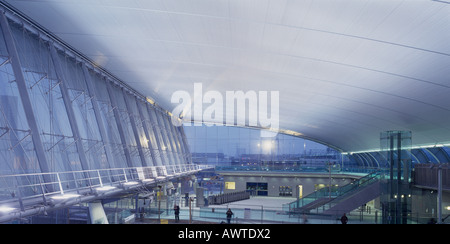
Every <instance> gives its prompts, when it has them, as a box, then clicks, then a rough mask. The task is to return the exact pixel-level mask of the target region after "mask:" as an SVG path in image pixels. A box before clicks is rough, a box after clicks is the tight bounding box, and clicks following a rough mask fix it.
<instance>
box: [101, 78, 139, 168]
mask: <svg viewBox="0 0 450 244" xmlns="http://www.w3.org/2000/svg"><path fill="white" fill-rule="evenodd" d="M105 82H106V88H107V90H108V95H109V100H110V102H111V106H112V108H113V113H114V118H115V120H116V124H117V129H118V130H119V136H120V141H121V142H122V146H123V151H124V153H125V158H126V160H127V165H128V167H130V168H131V167H134V166H135V165H133V161H132V160H131V155H130V150H129V149H128V145H127V140H126V138H125V133H124V132H123V126H122V121H121V120H120V114H119V111H118V106H117V103H116V100H115V99H116V98H115V97H114V94H113V90H112V89H113V87H112V84H111V82H110V81H109V80H108V79H105Z"/></svg>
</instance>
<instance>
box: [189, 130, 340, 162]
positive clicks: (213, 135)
mask: <svg viewBox="0 0 450 244" xmlns="http://www.w3.org/2000/svg"><path fill="white" fill-rule="evenodd" d="M183 129H184V130H185V131H186V136H187V139H188V141H189V143H188V145H189V147H190V151H191V152H192V157H193V161H194V162H195V163H199V164H217V165H240V166H255V165H257V166H267V165H270V167H292V166H294V167H297V166H305V167H324V166H326V165H327V163H329V162H332V163H334V164H336V165H340V164H341V163H342V161H341V154H340V152H338V151H336V150H334V149H331V148H328V147H327V146H324V145H322V144H319V143H316V142H313V141H309V140H306V139H303V138H299V137H293V136H289V135H284V134H278V135H276V136H274V137H261V131H260V130H258V129H250V128H242V127H228V126H211V125H203V126H193V124H185V126H184V128H183Z"/></svg>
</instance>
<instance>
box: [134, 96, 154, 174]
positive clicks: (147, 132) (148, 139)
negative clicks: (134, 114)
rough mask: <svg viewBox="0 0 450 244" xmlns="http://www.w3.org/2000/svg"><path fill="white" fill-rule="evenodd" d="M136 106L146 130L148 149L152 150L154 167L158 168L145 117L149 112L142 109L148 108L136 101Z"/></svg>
mask: <svg viewBox="0 0 450 244" xmlns="http://www.w3.org/2000/svg"><path fill="white" fill-rule="evenodd" d="M136 106H137V108H138V112H139V116H140V118H141V121H142V128H143V129H144V134H145V137H147V146H148V148H149V150H150V155H151V157H152V162H153V166H156V165H157V163H156V157H155V152H154V151H153V147H152V144H151V143H150V129H149V128H148V126H147V123H146V122H145V116H144V114H143V113H144V112H147V110H144V111H143V110H142V107H141V106H146V105H145V104H142V103H139V100H138V99H136ZM147 113H148V112H147ZM155 139H156V137H155Z"/></svg>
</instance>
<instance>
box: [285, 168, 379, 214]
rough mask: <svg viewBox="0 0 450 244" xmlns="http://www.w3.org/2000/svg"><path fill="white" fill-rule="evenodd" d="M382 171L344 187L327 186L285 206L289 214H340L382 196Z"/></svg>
mask: <svg viewBox="0 0 450 244" xmlns="http://www.w3.org/2000/svg"><path fill="white" fill-rule="evenodd" d="M381 177H382V173H381V172H380V171H375V172H372V173H369V174H368V175H366V176H364V177H362V178H360V179H358V180H356V181H353V182H352V183H349V184H347V185H344V186H342V187H332V188H331V189H330V188H328V187H326V188H322V189H320V190H318V191H315V192H313V193H311V194H309V195H307V196H305V197H303V198H300V199H298V200H296V201H294V202H292V203H289V204H288V205H286V206H285V210H286V211H289V214H303V213H310V212H311V213H312V212H314V213H321V214H324V215H339V214H341V215H342V213H346V212H350V211H351V210H353V209H356V208H358V207H359V206H361V205H363V204H365V203H367V202H369V201H371V200H373V199H375V198H376V197H378V196H380V194H381V191H380V179H381Z"/></svg>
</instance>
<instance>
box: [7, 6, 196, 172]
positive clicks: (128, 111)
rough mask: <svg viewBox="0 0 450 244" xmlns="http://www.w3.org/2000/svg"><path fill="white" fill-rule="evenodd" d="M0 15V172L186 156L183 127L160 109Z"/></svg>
mask: <svg viewBox="0 0 450 244" xmlns="http://www.w3.org/2000/svg"><path fill="white" fill-rule="evenodd" d="M1 17H2V18H1V21H2V25H1V27H2V28H1V31H0V33H1V34H0V86H1V89H0V159H1V160H2V163H1V164H0V171H1V174H2V175H5V174H20V173H45V172H61V171H76V170H91V169H105V168H126V167H141V166H161V165H181V164H186V163H188V162H187V159H188V158H189V157H187V156H186V154H189V152H188V151H187V150H186V148H187V147H186V145H184V140H183V137H184V135H183V133H184V132H183V130H182V129H180V128H178V127H174V126H173V125H172V123H171V122H170V121H171V120H170V117H169V115H168V113H167V112H166V111H164V110H163V109H161V108H160V107H158V106H156V105H154V104H151V103H149V102H148V101H146V98H145V97H143V96H142V95H140V94H138V93H137V92H135V91H134V90H132V89H130V88H129V87H128V86H126V85H124V84H123V83H120V82H118V81H116V79H115V78H114V77H111V76H109V74H107V73H105V72H103V71H102V70H101V69H98V68H96V67H95V66H93V65H92V64H90V63H89V62H87V61H85V59H83V58H82V57H79V56H78V55H76V54H75V53H74V52H73V51H72V50H68V49H64V48H61V46H60V45H56V44H55V43H54V41H52V40H50V41H49V40H48V39H45V40H44V39H43V38H41V35H40V34H42V33H39V31H38V33H39V35H38V34H37V33H36V30H34V29H33V30H30V29H29V28H32V27H27V25H24V24H22V23H18V21H17V20H16V19H15V20H14V21H12V20H10V19H9V18H7V17H6V16H5V15H1ZM42 36H46V35H45V34H44V35H42ZM63 49H64V50H63ZM22 77H23V78H22ZM40 145H41V146H40Z"/></svg>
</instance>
